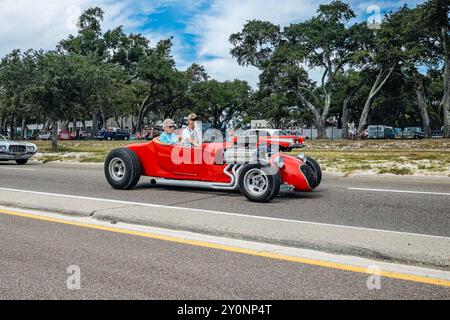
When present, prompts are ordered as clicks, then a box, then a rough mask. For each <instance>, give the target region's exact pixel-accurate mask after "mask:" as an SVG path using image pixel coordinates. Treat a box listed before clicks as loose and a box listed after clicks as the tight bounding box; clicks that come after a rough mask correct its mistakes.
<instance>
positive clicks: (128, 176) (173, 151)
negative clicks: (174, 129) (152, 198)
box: [104, 138, 322, 202]
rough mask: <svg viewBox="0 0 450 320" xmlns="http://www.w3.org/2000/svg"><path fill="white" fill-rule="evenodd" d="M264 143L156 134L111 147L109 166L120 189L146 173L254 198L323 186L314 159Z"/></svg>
mask: <svg viewBox="0 0 450 320" xmlns="http://www.w3.org/2000/svg"><path fill="white" fill-rule="evenodd" d="M256 139H258V138H256ZM261 146H262V144H259V142H257V143H256V144H255V145H254V147H250V146H249V144H248V143H245V144H244V145H240V144H239V145H237V144H236V142H235V141H234V142H213V143H203V144H202V145H201V147H199V148H196V147H183V146H178V145H176V146H171V145H165V144H163V143H161V142H159V140H158V139H155V140H153V141H152V142H149V143H144V144H134V145H130V146H128V147H126V148H120V149H115V150H113V151H111V153H110V154H109V155H108V157H107V158H106V161H105V166H104V171H105V176H106V179H107V181H108V182H109V184H110V185H111V186H112V187H113V188H115V189H120V190H129V189H132V188H133V187H134V186H135V185H136V184H137V183H138V181H139V179H140V177H141V176H147V177H150V178H151V183H152V184H155V185H165V186H180V187H198V188H209V189H215V190H240V191H241V192H242V194H243V195H244V196H245V197H247V199H249V200H250V201H253V202H268V201H270V200H272V199H273V198H274V197H276V196H277V195H278V193H279V192H280V190H286V191H298V192H312V191H313V190H314V189H315V188H317V187H318V186H319V184H320V182H321V179H322V172H321V169H320V166H319V164H318V163H317V162H316V161H315V160H314V159H312V158H309V157H306V156H305V155H304V154H300V155H298V156H290V155H286V154H282V153H279V152H277V151H272V150H270V148H269V150H267V148H266V149H264V148H261Z"/></svg>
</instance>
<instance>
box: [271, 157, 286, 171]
mask: <svg viewBox="0 0 450 320" xmlns="http://www.w3.org/2000/svg"><path fill="white" fill-rule="evenodd" d="M273 164H274V166H275V167H277V168H278V169H282V168H283V167H284V157H281V156H280V157H276V158H275V159H273Z"/></svg>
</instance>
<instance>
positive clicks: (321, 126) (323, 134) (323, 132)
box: [316, 118, 327, 139]
mask: <svg viewBox="0 0 450 320" xmlns="http://www.w3.org/2000/svg"><path fill="white" fill-rule="evenodd" d="M316 126H317V139H326V138H327V128H326V125H325V121H324V119H323V118H320V119H318V120H316Z"/></svg>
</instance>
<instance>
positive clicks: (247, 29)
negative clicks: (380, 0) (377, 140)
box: [230, 0, 358, 138]
mask: <svg viewBox="0 0 450 320" xmlns="http://www.w3.org/2000/svg"><path fill="white" fill-rule="evenodd" d="M353 17H355V14H354V12H353V10H352V9H351V8H350V6H349V5H348V4H345V3H343V2H342V1H337V0H335V1H332V2H331V3H330V4H327V5H321V6H320V7H319V10H318V15H317V16H315V17H313V18H311V19H310V20H307V21H305V22H303V23H297V24H292V25H290V26H288V27H286V28H284V30H283V31H281V29H280V27H279V26H276V25H273V24H272V23H270V22H262V21H250V22H248V23H247V24H246V25H245V26H244V29H243V31H242V32H240V33H236V34H233V35H232V36H231V37H230V42H231V43H232V44H233V46H234V48H233V49H232V50H231V54H232V55H233V56H234V57H235V58H236V59H237V61H238V63H239V64H241V65H253V66H255V67H257V68H259V69H260V70H261V71H262V75H261V77H260V89H261V90H266V91H272V92H274V91H279V90H280V89H281V88H277V87H276V84H281V83H283V84H284V87H283V88H282V90H284V92H285V93H290V94H291V96H292V95H293V96H294V98H295V99H294V100H295V101H293V103H294V105H297V106H299V105H302V106H304V107H306V108H307V109H308V110H309V111H310V112H311V113H312V114H313V115H314V119H315V123H316V125H317V128H318V131H319V137H320V138H324V137H325V136H326V131H325V122H326V119H327V117H328V115H329V111H330V106H331V103H332V90H331V88H332V85H333V82H334V81H335V79H336V75H337V74H338V73H339V72H341V71H342V70H343V69H344V67H345V66H346V65H347V64H349V63H350V62H351V61H352V60H353V55H354V53H355V51H356V49H357V48H358V43H357V42H356V41H354V40H355V39H356V37H355V34H356V33H357V31H358V29H357V28H355V27H353V26H351V27H348V26H347V24H348V22H349V20H350V19H351V18H353ZM304 65H306V66H307V67H309V68H310V69H317V68H321V69H322V70H323V74H322V81H321V84H320V91H318V90H315V86H316V84H315V83H313V82H312V81H311V80H310V79H309V77H308V73H307V72H306V71H305V69H304ZM281 78H283V79H284V80H283V79H281ZM288 84H289V85H290V87H287V86H286V85H288ZM274 86H275V87H274Z"/></svg>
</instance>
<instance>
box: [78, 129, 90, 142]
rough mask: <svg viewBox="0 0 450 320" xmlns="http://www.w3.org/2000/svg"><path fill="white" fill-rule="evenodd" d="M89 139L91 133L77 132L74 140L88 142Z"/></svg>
mask: <svg viewBox="0 0 450 320" xmlns="http://www.w3.org/2000/svg"><path fill="white" fill-rule="evenodd" d="M90 138H91V133H90V132H88V131H79V132H78V134H75V140H89V139H90Z"/></svg>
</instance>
